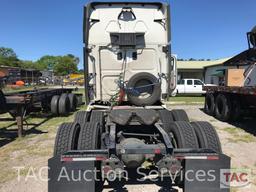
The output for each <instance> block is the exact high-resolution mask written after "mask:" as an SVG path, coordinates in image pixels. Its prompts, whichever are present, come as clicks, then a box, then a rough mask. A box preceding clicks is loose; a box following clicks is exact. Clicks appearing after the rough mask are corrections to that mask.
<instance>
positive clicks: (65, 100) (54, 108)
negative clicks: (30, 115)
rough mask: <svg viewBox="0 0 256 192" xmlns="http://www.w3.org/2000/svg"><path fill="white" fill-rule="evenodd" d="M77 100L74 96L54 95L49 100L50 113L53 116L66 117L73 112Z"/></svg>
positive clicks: (65, 94)
mask: <svg viewBox="0 0 256 192" xmlns="http://www.w3.org/2000/svg"><path fill="white" fill-rule="evenodd" d="M76 107H77V98H76V96H75V95H74V94H72V93H70V94H67V93H63V94H61V95H60V96H59V95H54V96H53V97H52V100H51V112H52V114H53V115H55V116H66V115H68V114H69V112H70V111H75V110H76Z"/></svg>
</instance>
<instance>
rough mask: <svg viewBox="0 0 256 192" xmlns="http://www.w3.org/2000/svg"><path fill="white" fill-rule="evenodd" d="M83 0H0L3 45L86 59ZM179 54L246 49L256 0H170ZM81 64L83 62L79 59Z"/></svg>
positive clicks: (31, 56) (34, 54) (27, 54)
mask: <svg viewBox="0 0 256 192" xmlns="http://www.w3.org/2000/svg"><path fill="white" fill-rule="evenodd" d="M85 3H86V1H85V0H0V47H2V46H4V47H10V48H13V49H14V51H15V52H16V53H17V55H18V57H19V58H20V59H23V60H33V61H36V60H37V59H39V58H40V57H42V56H43V55H64V54H69V53H70V54H74V55H76V56H78V57H80V59H81V61H82V55H83V53H82V52H83V42H82V24H83V5H84V4H85ZM170 3H171V17H172V21H171V22H172V24H171V26H172V29H171V31H172V48H173V50H172V51H173V53H174V54H177V55H178V57H179V58H184V59H189V58H196V59H219V58H225V57H231V56H233V55H235V54H237V53H239V52H241V51H243V50H245V49H247V40H246V32H248V31H250V30H251V29H252V28H253V26H255V25H256V11H255V7H256V0H170ZM79 67H80V68H82V62H81V63H80V66H79Z"/></svg>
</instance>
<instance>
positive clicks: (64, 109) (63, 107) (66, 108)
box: [59, 93, 70, 116]
mask: <svg viewBox="0 0 256 192" xmlns="http://www.w3.org/2000/svg"><path fill="white" fill-rule="evenodd" d="M69 112H70V101H69V97H68V94H66V93H63V94H61V96H60V99H59V115H61V116H66V115H68V113H69Z"/></svg>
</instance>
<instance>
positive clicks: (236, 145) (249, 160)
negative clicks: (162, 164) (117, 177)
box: [0, 105, 256, 192]
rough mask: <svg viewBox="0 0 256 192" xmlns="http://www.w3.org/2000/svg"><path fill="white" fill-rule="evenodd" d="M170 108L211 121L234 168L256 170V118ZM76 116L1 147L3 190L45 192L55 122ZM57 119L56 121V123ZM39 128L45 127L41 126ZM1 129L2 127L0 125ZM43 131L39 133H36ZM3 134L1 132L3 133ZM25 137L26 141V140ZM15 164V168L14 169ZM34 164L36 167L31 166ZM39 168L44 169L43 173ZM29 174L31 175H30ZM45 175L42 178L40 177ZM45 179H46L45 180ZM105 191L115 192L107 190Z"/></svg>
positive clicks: (137, 189) (254, 188) (137, 188)
mask: <svg viewBox="0 0 256 192" xmlns="http://www.w3.org/2000/svg"><path fill="white" fill-rule="evenodd" d="M169 108H172V109H174V108H176V109H179V108H181V109H185V110H186V111H187V113H188V115H189V117H190V119H191V121H209V122H211V123H212V124H213V125H214V127H215V128H216V130H217V132H218V134H219V137H220V139H221V143H222V147H223V151H224V153H225V154H227V155H228V156H230V157H231V158H232V168H246V169H251V170H253V171H254V173H255V170H256V150H255V148H256V121H255V120H250V119H247V120H244V121H243V122H241V123H237V124H228V123H223V122H220V121H218V120H216V119H215V118H213V117H210V116H208V115H206V114H205V113H204V112H203V111H202V110H201V108H202V106H201V105H187V106H181V105H179V106H172V107H169ZM72 118H73V116H71V117H69V118H66V119H65V118H63V119H61V120H59V119H58V120H57V119H53V120H51V123H50V122H43V123H42V125H40V126H39V127H38V128H36V131H35V132H36V133H35V134H32V135H30V136H28V137H26V138H25V139H23V140H19V139H18V140H13V141H11V142H7V143H5V144H4V145H1V146H0V162H1V163H0V170H2V171H0V191H1V192H13V191H17V192H34V191H36V192H46V191H47V181H46V179H47V170H46V169H43V170H42V169H40V168H41V167H44V166H47V160H48V158H50V157H51V155H52V149H53V145H54V138H55V134H56V128H55V127H56V124H60V123H61V122H63V121H71V120H72ZM55 122H56V123H55ZM40 127H43V128H42V129H41V128H40ZM0 131H1V127H0ZM38 131H39V132H41V133H40V134H38V133H37V132H38ZM0 134H1V132H0ZM24 140H25V141H24ZM14 167H16V168H14ZM17 167H22V169H21V171H20V175H21V177H20V178H18V177H17V169H18V168H17ZM31 167H35V168H36V169H35V170H34V169H32V168H31ZM39 170H42V172H40V171H39ZM28 173H29V175H30V177H28V176H27V175H28ZM40 177H42V178H40ZM42 180H44V181H42ZM251 182H252V183H251V186H250V188H246V189H232V191H234V192H256V179H255V177H253V176H252V177H251ZM104 191H105V192H110V191H113V190H112V189H105V190H104ZM123 191H129V192H130V191H131V192H144V191H147V192H156V191H162V190H161V189H160V187H158V186H155V185H150V184H149V185H146V184H145V185H129V186H126V189H125V190H123Z"/></svg>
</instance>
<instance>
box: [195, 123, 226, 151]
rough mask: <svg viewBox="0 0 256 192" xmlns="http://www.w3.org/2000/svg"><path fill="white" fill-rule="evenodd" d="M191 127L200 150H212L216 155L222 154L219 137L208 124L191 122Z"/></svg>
mask: <svg viewBox="0 0 256 192" xmlns="http://www.w3.org/2000/svg"><path fill="white" fill-rule="evenodd" d="M191 125H192V126H193V127H194V129H195V132H196V136H197V139H198V143H199V147H200V148H203V149H212V150H213V151H215V152H216V153H219V154H221V153H222V149H221V144H220V139H219V136H218V134H217V132H216V130H215V128H214V127H213V126H212V125H211V124H210V123H208V122H204V121H200V122H192V123H191Z"/></svg>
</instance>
